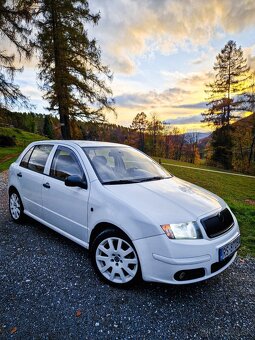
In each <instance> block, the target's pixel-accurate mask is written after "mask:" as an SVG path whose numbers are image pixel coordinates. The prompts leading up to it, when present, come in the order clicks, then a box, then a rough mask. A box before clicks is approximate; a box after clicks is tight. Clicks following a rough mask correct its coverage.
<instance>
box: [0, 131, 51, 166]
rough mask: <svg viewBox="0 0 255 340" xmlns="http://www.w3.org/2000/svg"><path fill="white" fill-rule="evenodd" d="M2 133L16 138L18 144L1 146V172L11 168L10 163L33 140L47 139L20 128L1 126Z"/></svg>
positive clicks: (0, 133)
mask: <svg viewBox="0 0 255 340" xmlns="http://www.w3.org/2000/svg"><path fill="white" fill-rule="evenodd" d="M0 135H5V136H12V137H15V138H16V144H17V145H16V146H14V147H0V172H1V171H3V170H6V169H8V168H9V166H10V164H11V163H12V162H13V161H14V160H15V159H16V158H17V157H18V155H19V154H20V153H21V151H22V150H23V149H24V148H25V147H26V146H27V145H28V144H29V143H31V142H34V141H36V140H42V139H46V138H45V137H43V136H40V135H37V134H35V133H30V132H27V131H23V130H20V129H14V128H3V127H0Z"/></svg>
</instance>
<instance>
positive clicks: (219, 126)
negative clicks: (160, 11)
mask: <svg viewBox="0 0 255 340" xmlns="http://www.w3.org/2000/svg"><path fill="white" fill-rule="evenodd" d="M213 68H214V71H215V72H216V74H215V77H214V81H213V82H212V83H209V84H207V90H206V92H207V93H208V94H209V98H208V103H207V105H208V110H207V111H206V112H204V113H202V115H203V120H202V122H208V123H209V124H213V125H214V126H216V131H214V133H213V143H212V145H213V155H212V160H214V161H216V162H220V163H221V164H222V165H223V166H225V167H227V168H229V167H231V158H232V146H233V142H232V141H231V125H230V123H231V121H233V120H235V119H237V118H238V114H237V113H239V112H240V111H242V110H244V106H243V96H242V94H243V93H244V90H245V82H246V80H247V79H248V77H249V74H248V72H249V67H248V66H247V60H246V59H245V58H244V57H243V51H242V48H241V47H239V48H237V46H236V43H235V42H234V41H232V40H230V41H229V42H228V43H227V44H226V45H225V46H224V48H223V49H222V50H221V52H220V53H219V54H218V55H217V57H216V62H215V64H214V67H213ZM217 130H220V131H217Z"/></svg>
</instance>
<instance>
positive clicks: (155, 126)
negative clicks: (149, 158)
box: [148, 113, 164, 155]
mask: <svg viewBox="0 0 255 340" xmlns="http://www.w3.org/2000/svg"><path fill="white" fill-rule="evenodd" d="M163 130H164V125H163V124H162V122H161V121H160V120H159V119H158V116H157V114H156V113H152V114H151V120H150V121H149V123H148V131H149V133H150V134H151V135H152V155H156V154H157V137H158V135H160V134H161V133H162V131H163Z"/></svg>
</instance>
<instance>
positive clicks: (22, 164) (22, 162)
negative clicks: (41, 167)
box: [20, 147, 34, 168]
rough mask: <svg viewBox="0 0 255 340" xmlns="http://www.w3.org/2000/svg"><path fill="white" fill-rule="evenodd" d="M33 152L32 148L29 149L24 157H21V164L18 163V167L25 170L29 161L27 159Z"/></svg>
mask: <svg viewBox="0 0 255 340" xmlns="http://www.w3.org/2000/svg"><path fill="white" fill-rule="evenodd" d="M33 150H34V148H33V147H32V148H30V149H29V150H28V151H27V152H26V153H25V155H24V156H23V158H22V160H21V162H20V166H22V167H23V168H27V166H28V161H29V158H30V156H31V153H32V151H33Z"/></svg>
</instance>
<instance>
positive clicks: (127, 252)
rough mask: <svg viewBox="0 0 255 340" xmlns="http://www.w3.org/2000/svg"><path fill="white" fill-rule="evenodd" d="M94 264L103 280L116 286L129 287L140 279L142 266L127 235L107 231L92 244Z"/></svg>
mask: <svg viewBox="0 0 255 340" xmlns="http://www.w3.org/2000/svg"><path fill="white" fill-rule="evenodd" d="M91 250H92V262H93V264H94V267H95V269H96V271H97V273H98V274H99V276H100V277H101V278H103V279H104V280H105V281H107V282H108V283H110V284H112V285H115V286H128V285H131V284H133V283H134V282H135V281H137V279H138V278H139V277H140V264H139V259H138V256H137V253H136V251H135V248H134V246H133V244H132V242H131V241H130V240H129V239H128V237H127V236H126V235H125V234H122V233H121V232H119V231H117V230H114V229H113V230H110V229H107V230H105V231H103V232H101V233H100V234H99V235H98V236H97V237H96V239H95V240H94V242H93V244H92V249H91Z"/></svg>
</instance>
